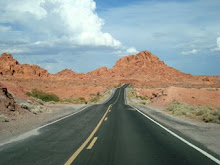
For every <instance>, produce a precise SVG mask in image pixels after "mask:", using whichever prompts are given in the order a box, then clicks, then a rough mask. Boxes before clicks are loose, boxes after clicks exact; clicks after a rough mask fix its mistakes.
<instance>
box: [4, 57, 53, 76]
mask: <svg viewBox="0 0 220 165" xmlns="http://www.w3.org/2000/svg"><path fill="white" fill-rule="evenodd" d="M0 75H6V76H13V77H22V78H46V77H49V75H50V74H49V73H48V72H47V70H45V69H43V68H41V67H39V66H38V65H29V64H20V63H19V62H18V61H17V60H15V59H14V58H13V57H12V55H11V54H6V53H3V54H2V55H1V57H0Z"/></svg>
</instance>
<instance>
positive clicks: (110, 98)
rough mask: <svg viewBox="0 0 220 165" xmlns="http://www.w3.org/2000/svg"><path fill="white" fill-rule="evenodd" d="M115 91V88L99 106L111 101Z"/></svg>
mask: <svg viewBox="0 0 220 165" xmlns="http://www.w3.org/2000/svg"><path fill="white" fill-rule="evenodd" d="M115 91H116V88H114V89H113V91H112V94H111V96H110V97H109V98H108V99H107V100H105V101H104V102H103V103H101V104H105V103H107V102H108V101H109V100H111V98H112V97H113V96H114V94H115Z"/></svg>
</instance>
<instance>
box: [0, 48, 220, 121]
mask: <svg viewBox="0 0 220 165" xmlns="http://www.w3.org/2000/svg"><path fill="white" fill-rule="evenodd" d="M125 83H128V84H130V87H131V89H132V91H131V92H130V93H131V94H130V95H131V96H130V97H134V98H135V99H137V98H139V103H140V104H145V105H147V106H152V107H156V108H161V109H166V108H167V107H168V106H169V105H170V104H172V103H173V102H180V103H183V104H187V105H192V106H210V108H211V109H212V110H213V111H215V110H216V111H219V110H218V109H219V107H220V90H219V88H220V76H207V75H205V76H194V75H191V74H186V73H183V72H180V71H178V70H176V69H174V68H172V67H169V66H167V65H166V64H165V63H164V62H163V61H161V60H160V59H159V58H158V57H157V56H156V55H154V54H152V53H151V52H149V51H142V52H140V53H138V54H136V55H129V56H125V57H122V58H121V59H119V60H118V61H117V62H116V63H115V65H114V66H113V67H112V68H110V69H107V68H106V67H101V68H98V69H96V70H94V71H91V72H88V73H76V72H74V71H72V70H70V69H65V70H62V71H60V72H58V73H56V74H50V73H49V72H48V71H47V70H45V69H44V68H41V67H39V66H37V65H29V64H20V63H19V61H17V60H16V59H14V58H13V56H12V55H11V54H7V53H3V54H2V55H1V57H0V85H1V90H2V94H1V95H3V96H2V97H6V98H7V99H6V100H7V102H9V103H7V104H10V106H8V105H7V106H5V107H4V106H3V107H4V108H3V109H1V114H2V115H6V116H9V118H10V116H13V114H15V113H17V112H19V113H21V114H22V113H25V112H23V110H22V106H21V105H19V104H18V103H16V102H15V101H14V102H13V98H15V99H23V100H33V99H34V97H36V96H34V93H33V90H37V91H34V92H35V93H36V92H39V91H40V92H45V93H49V94H53V95H55V96H56V97H57V99H58V100H56V101H55V102H58V103H62V104H63V103H73V104H87V103H90V102H98V101H99V99H100V98H102V97H103V96H104V95H105V96H109V91H110V90H112V89H113V88H115V87H118V86H120V85H121V84H125ZM5 90H7V92H6V93H5ZM4 93H5V94H4ZM7 93H9V95H7ZM4 95H5V96H4ZM35 95H36V94H35ZM39 101H40V102H42V99H39V98H38V99H34V102H35V103H36V104H37V102H39ZM3 102H5V101H2V104H3ZM55 102H54V101H52V103H55ZM38 104H39V103H38Z"/></svg>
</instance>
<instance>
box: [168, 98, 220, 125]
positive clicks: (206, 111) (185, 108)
mask: <svg viewBox="0 0 220 165" xmlns="http://www.w3.org/2000/svg"><path fill="white" fill-rule="evenodd" d="M166 109H167V110H168V111H170V112H171V113H172V114H173V115H175V116H188V117H192V118H199V119H201V120H203V121H205V122H213V123H220V109H219V107H216V108H215V109H213V108H212V107H211V106H191V105H188V104H183V103H180V102H178V101H174V102H173V103H171V104H170V105H169V106H168V107H167V108H166Z"/></svg>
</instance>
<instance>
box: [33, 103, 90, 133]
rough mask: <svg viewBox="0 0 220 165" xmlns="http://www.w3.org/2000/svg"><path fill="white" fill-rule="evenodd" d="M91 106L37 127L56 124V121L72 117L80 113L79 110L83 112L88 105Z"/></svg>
mask: <svg viewBox="0 0 220 165" xmlns="http://www.w3.org/2000/svg"><path fill="white" fill-rule="evenodd" d="M90 106H91V105H90ZM90 106H86V107H84V108H82V109H81V110H79V111H76V112H74V113H71V114H69V115H67V116H64V117H62V118H60V119H57V120H55V121H52V122H50V123H48V124H45V125H43V126H40V127H38V128H36V129H37V130H38V129H41V128H44V127H47V126H48V125H51V124H54V123H56V122H58V121H61V120H63V119H66V118H68V117H70V116H73V115H75V114H77V113H79V112H82V111H83V110H85V109H86V108H88V107H90Z"/></svg>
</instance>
